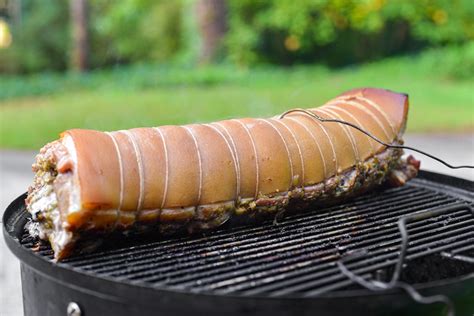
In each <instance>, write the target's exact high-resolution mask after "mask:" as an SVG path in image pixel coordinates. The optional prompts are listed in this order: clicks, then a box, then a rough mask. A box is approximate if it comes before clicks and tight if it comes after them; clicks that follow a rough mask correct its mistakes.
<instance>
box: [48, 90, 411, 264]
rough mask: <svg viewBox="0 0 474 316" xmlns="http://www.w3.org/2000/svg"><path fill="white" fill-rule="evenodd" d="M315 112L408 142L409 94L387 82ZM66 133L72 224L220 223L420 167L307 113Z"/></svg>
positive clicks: (66, 219) (66, 213) (65, 214)
mask: <svg viewBox="0 0 474 316" xmlns="http://www.w3.org/2000/svg"><path fill="white" fill-rule="evenodd" d="M309 111H311V112H314V113H315V114H317V115H319V116H321V117H324V118H337V119H342V120H346V121H349V122H351V123H353V124H356V125H358V126H360V127H362V128H363V129H365V130H367V131H368V132H370V133H373V134H374V135H375V136H377V137H379V138H380V139H381V140H383V141H385V142H388V143H398V142H399V141H400V137H401V134H402V133H403V131H404V128H405V125H406V118H407V112H408V98H407V96H406V95H404V94H399V93H394V92H391V91H387V90H382V89H371V88H366V89H355V90H352V91H349V92H346V93H344V94H342V95H341V96H339V97H337V98H336V99H333V100H331V101H330V102H328V103H327V104H326V105H324V106H322V107H320V108H314V109H309ZM66 135H67V136H70V137H71V138H72V140H73V143H74V147H75V150H76V153H77V157H73V153H70V152H68V151H67V150H65V149H64V146H63V145H62V144H61V141H60V142H57V143H56V145H55V146H56V147H57V149H56V152H57V153H56V154H53V155H52V157H51V159H52V160H53V163H56V162H58V161H59V160H61V166H62V168H59V163H58V172H59V174H61V173H68V174H71V175H72V176H73V177H75V178H74V179H75V183H77V186H78V187H79V188H80V201H81V205H80V207H79V208H78V209H73V210H66V209H60V212H61V216H62V218H63V223H65V225H64V226H65V227H67V228H66V229H68V230H69V231H72V232H74V231H84V230H85V229H89V228H91V227H92V228H93V229H95V230H101V229H102V230H104V229H107V230H110V229H120V230H126V229H128V228H130V227H131V226H132V225H133V224H134V223H136V222H137V221H138V222H150V223H151V222H156V223H161V226H160V227H161V228H160V229H162V230H164V231H166V230H167V227H171V228H170V229H171V230H173V229H174V228H175V225H178V226H183V223H185V222H193V221H194V224H192V225H191V224H190V225H188V230H191V231H194V230H200V229H205V228H212V227H215V226H218V225H220V224H221V223H222V222H224V221H225V220H227V219H228V218H229V217H231V215H232V214H233V213H235V214H237V215H239V214H249V212H250V211H252V212H258V210H259V209H263V210H270V211H276V210H278V209H281V208H282V207H284V206H285V205H287V204H288V202H289V201H291V200H317V199H324V196H323V195H325V196H326V198H327V197H330V196H332V197H337V195H338V194H337V192H339V191H340V190H345V188H348V189H347V190H349V191H354V192H357V193H360V192H362V191H364V190H366V189H367V188H370V187H373V186H374V185H375V184H380V183H381V182H383V181H385V180H386V179H387V178H389V174H390V171H391V170H396V169H397V170H402V169H403V168H405V169H403V170H404V171H403V172H401V173H400V174H399V177H398V178H399V179H398V180H395V181H392V183H393V184H397V185H401V184H403V183H404V181H406V180H407V179H409V178H410V177H412V176H414V174H416V170H417V167H416V168H414V167H413V166H414V165H416V164H414V163H411V164H408V165H409V166H411V167H406V164H405V163H404V162H402V161H401V160H400V159H399V157H400V155H401V151H399V150H388V151H387V150H385V148H384V146H382V145H380V144H379V143H376V142H375V141H373V140H371V139H369V138H368V137H367V136H365V135H363V134H362V133H360V132H358V131H356V130H354V129H352V128H350V127H347V126H345V125H342V124H337V123H321V122H319V121H317V120H315V119H314V118H312V117H310V116H308V115H307V114H304V113H301V112H293V113H290V114H288V115H286V116H285V117H284V118H281V119H280V118H273V119H252V118H246V119H239V120H226V121H221V122H216V123H211V124H204V125H202V124H193V125H186V126H163V127H159V128H137V129H132V130H129V131H117V132H112V133H109V134H106V133H103V132H99V131H91V130H78V129H76V130H68V131H66V132H64V133H63V134H62V137H63V138H64V137H65V136H66ZM50 146H51V145H50ZM65 151H66V154H64V152H65ZM59 152H61V155H59ZM59 156H61V157H60V158H59ZM385 156H387V157H385ZM64 157H65V158H64ZM379 157H384V158H383V159H379ZM74 160H75V161H77V163H76V164H75V163H74ZM379 161H383V162H384V164H382V165H379ZM372 165H374V166H375V167H373V168H372V167H371V166H372ZM64 166H66V167H64ZM407 168H408V169H409V170H408V171H407V170H406V169H407ZM369 169H370V170H371V171H370V172H372V173H374V174H376V173H377V172H379V173H380V175H372V174H371V173H370V172H369ZM354 170H355V172H353V171H354ZM413 170H415V171H413ZM406 174H409V175H410V176H406V177H404V176H403V175H406ZM341 179H345V180H347V181H348V182H350V183H349V184H347V183H345V181H341ZM356 182H357V183H359V184H358V185H355V183H356ZM360 186H361V187H362V188H360ZM347 190H346V191H347ZM325 192H326V193H325ZM349 193H350V192H349ZM349 193H344V194H342V195H345V196H350V195H352V194H349ZM354 194H355V193H354ZM60 205H61V203H60ZM272 206H274V207H272ZM102 210H104V211H102ZM107 210H109V211H108V212H107ZM110 210H118V211H117V212H110ZM91 223H93V225H91ZM168 224H169V225H168ZM167 225H168V226H167ZM69 248H70V247H69ZM56 255H57V257H63V256H65V255H67V254H66V253H62V254H56Z"/></svg>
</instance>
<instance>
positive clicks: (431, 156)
mask: <svg viewBox="0 0 474 316" xmlns="http://www.w3.org/2000/svg"><path fill="white" fill-rule="evenodd" d="M293 112H301V113H305V114H307V115H309V116H311V117H313V118H315V119H317V120H318V121H320V122H329V123H331V122H332V123H340V124H344V125H347V126H350V127H352V128H354V129H356V130H358V131H359V132H361V133H363V134H365V135H367V136H369V137H370V138H372V139H373V140H375V141H376V142H377V143H380V144H382V145H384V146H386V147H390V148H398V149H407V150H412V151H415V152H417V153H419V154H422V155H425V156H426V157H429V158H431V159H433V160H436V161H438V162H440V163H442V164H443V165H445V166H446V167H448V168H451V169H462V168H469V169H474V165H461V166H453V165H451V164H450V163H448V162H446V161H444V160H442V159H441V158H438V157H436V156H434V155H432V154H429V153H427V152H424V151H422V150H420V149H417V148H414V147H410V146H404V145H392V144H387V143H386V142H384V141H382V140H380V139H378V138H377V137H376V136H374V135H372V134H371V133H369V132H367V131H366V130H364V129H362V128H361V127H359V126H357V125H355V124H352V123H350V122H346V121H343V120H338V119H326V118H323V117H321V116H319V115H317V114H316V113H313V112H311V111H308V110H305V109H300V108H296V109H291V110H288V111H286V112H284V113H282V114H281V115H280V116H279V118H280V119H282V118H284V117H285V116H286V115H288V114H290V113H293Z"/></svg>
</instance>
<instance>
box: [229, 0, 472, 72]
mask: <svg viewBox="0 0 474 316" xmlns="http://www.w3.org/2000/svg"><path fill="white" fill-rule="evenodd" d="M229 2H230V13H231V16H230V32H229V34H228V37H227V46H228V50H229V57H230V58H231V59H232V60H233V61H235V62H237V63H242V64H249V63H255V62H275V63H291V62H295V61H303V62H304V61H310V62H314V61H318V60H319V61H321V60H323V61H328V62H330V63H335V64H341V63H352V62H357V61H361V60H367V59H370V58H373V57H379V56H386V55H390V54H393V53H398V52H401V51H406V50H409V49H414V48H418V47H423V46H427V45H444V44H453V43H463V42H466V41H469V40H472V39H473V38H474V22H473V17H474V1H472V0H417V1H413V0H391V1H390V0H300V1H294V0H279V1H272V0H258V1H254V0H229Z"/></svg>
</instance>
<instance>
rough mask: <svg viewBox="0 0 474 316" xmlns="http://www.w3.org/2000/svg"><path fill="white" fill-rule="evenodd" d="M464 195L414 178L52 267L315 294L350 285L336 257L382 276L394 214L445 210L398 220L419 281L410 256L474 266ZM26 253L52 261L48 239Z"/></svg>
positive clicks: (124, 278)
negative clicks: (277, 216) (257, 220)
mask: <svg viewBox="0 0 474 316" xmlns="http://www.w3.org/2000/svg"><path fill="white" fill-rule="evenodd" d="M473 200H474V199H473V195H472V192H467V193H466V192H463V194H462V195H459V194H457V193H456V191H455V190H454V191H450V192H446V191H444V190H439V188H437V187H436V186H430V185H427V182H426V181H425V180H422V179H415V180H413V181H411V182H410V183H409V184H408V185H406V186H404V187H401V188H394V189H388V190H385V191H384V192H383V193H374V194H369V195H366V196H363V197H360V198H357V199H355V200H353V201H351V202H347V203H344V204H341V205H337V206H333V207H329V208H325V209H321V210H314V211H310V212H306V213H304V214H299V215H292V216H290V217H286V218H284V219H281V220H279V221H278V223H274V222H272V221H269V222H266V223H264V224H261V225H259V226H247V227H238V228H232V229H225V230H221V231H218V232H213V233H212V234H211V233H210V234H209V235H208V236H202V235H201V236H191V237H182V238H172V239H166V240H155V241H145V240H143V239H140V238H136V240H131V241H130V240H129V241H127V242H124V243H123V244H121V245H120V244H119V245H118V246H115V247H107V248H106V249H102V250H99V251H96V252H95V253H91V254H87V255H81V256H77V257H72V258H70V259H67V260H65V261H63V262H61V263H59V264H58V265H59V266H61V267H64V268H67V269H72V270H74V271H77V272H80V273H83V274H86V275H91V276H94V277H99V278H104V279H108V280H113V281H118V282H121V283H128V284H131V285H140V286H144V287H152V288H160V289H163V288H166V289H170V290H177V291H186V292H190V293H212V294H218V295H229V294H231V295H238V296H266V297H295V296H297V297H316V296H321V295H324V294H325V293H328V292H335V291H348V290H351V289H354V288H357V286H356V285H354V284H353V283H352V281H351V280H349V279H348V278H347V277H346V276H345V275H344V274H342V273H341V271H340V269H339V268H338V266H337V264H336V263H337V261H339V260H340V259H342V258H344V260H345V264H346V266H347V267H348V268H349V269H350V270H351V271H352V272H354V273H356V274H358V275H360V276H362V277H364V278H366V279H372V278H375V279H379V280H384V279H387V278H389V277H390V274H391V271H393V267H394V265H395V263H396V261H397V259H398V257H399V253H400V242H401V237H400V232H399V229H398V227H397V221H398V219H399V218H401V217H403V216H406V215H410V214H416V213H422V212H426V211H429V210H435V209H436V208H439V207H445V208H447V210H446V212H445V213H444V214H442V215H439V216H431V217H428V218H425V219H421V220H417V221H413V222H410V223H408V224H407V225H406V227H407V230H408V234H409V237H410V242H409V244H408V249H407V257H406V263H407V264H406V268H405V269H404V273H403V274H402V278H409V279H408V280H407V282H409V283H417V282H421V281H423V280H418V279H417V278H416V275H417V274H418V273H410V271H408V272H407V271H405V270H407V269H417V267H419V269H424V268H423V267H422V266H423V264H421V265H420V264H417V263H418V262H420V260H421V261H423V260H425V259H427V258H428V259H427V260H431V261H432V262H438V261H439V260H441V261H442V262H443V263H446V262H452V261H461V262H462V263H461V264H460V265H459V264H458V265H457V266H456V269H454V271H451V270H453V269H446V268H445V267H443V268H440V270H439V271H437V270H436V268H434V270H433V271H434V272H432V273H434V274H436V275H435V279H438V280H439V279H443V278H448V277H455V276H459V275H465V274H468V273H473V272H474V264H473V262H474V259H473V254H474V251H473V250H474V214H473V212H472V205H473ZM21 245H22V246H23V247H25V248H28V249H31V248H33V247H35V242H34V241H33V240H31V238H30V237H28V236H27V235H26V234H24V235H23V237H22V238H21ZM36 254H37V255H38V256H41V257H42V258H44V259H46V260H49V259H51V258H52V251H51V249H50V248H49V247H48V246H44V245H43V246H41V247H40V249H39V251H38V252H36ZM433 260H435V261H433ZM436 260H437V261H436ZM411 263H413V264H411ZM440 266H443V265H440ZM431 268H432V269H433V267H431ZM412 272H413V271H412ZM413 275H415V277H413ZM420 275H422V273H420Z"/></svg>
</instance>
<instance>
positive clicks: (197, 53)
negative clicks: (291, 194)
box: [0, 0, 474, 149]
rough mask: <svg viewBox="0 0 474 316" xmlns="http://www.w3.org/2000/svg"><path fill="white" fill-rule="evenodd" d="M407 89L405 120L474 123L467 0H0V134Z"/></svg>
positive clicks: (459, 126)
mask: <svg viewBox="0 0 474 316" xmlns="http://www.w3.org/2000/svg"><path fill="white" fill-rule="evenodd" d="M361 86H376V87H383V88H388V89H392V90H396V91H400V92H406V93H408V94H409V95H410V100H411V109H410V116H409V122H408V130H409V131H411V132H431V131H443V132H459V131H473V130H474V92H473V91H474V1H473V0H418V1H416V0H299V1H295V0H278V1H270V0H262V1H258V0H174V1H170V0H121V1H112V0H69V1H65V0H41V1H38V0H0V124H1V126H0V128H1V135H0V147H3V148H35V149H36V148H39V147H41V146H42V145H43V144H44V143H46V142H48V141H51V140H53V139H55V138H57V137H58V134H59V133H60V132H61V131H63V130H65V129H69V128H93V129H101V130H115V129H124V128H131V127H137V126H156V125H162V124H178V123H179V124H181V123H190V122H206V121H211V120H217V119H223V118H229V117H239V116H240V117H241V116H265V115H273V114H276V113H278V112H282V111H284V110H286V109H289V108H291V107H314V106H318V105H320V104H322V103H324V102H325V101H327V100H328V99H329V98H332V97H334V96H336V95H337V94H339V93H341V92H343V91H344V90H347V89H351V88H354V87H361Z"/></svg>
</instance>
